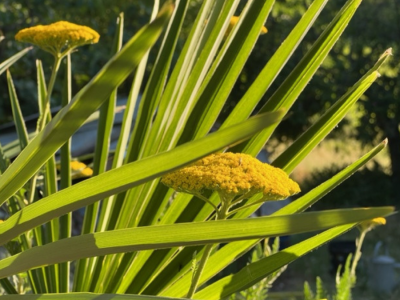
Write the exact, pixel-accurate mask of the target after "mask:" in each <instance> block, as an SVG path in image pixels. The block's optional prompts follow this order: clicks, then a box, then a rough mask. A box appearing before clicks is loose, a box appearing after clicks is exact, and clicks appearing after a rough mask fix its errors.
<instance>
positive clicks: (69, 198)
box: [0, 111, 283, 243]
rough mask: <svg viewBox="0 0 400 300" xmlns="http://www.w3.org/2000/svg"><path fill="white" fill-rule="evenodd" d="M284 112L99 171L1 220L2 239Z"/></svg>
mask: <svg viewBox="0 0 400 300" xmlns="http://www.w3.org/2000/svg"><path fill="white" fill-rule="evenodd" d="M282 114H283V112H282V111H278V112H274V113H270V114H266V115H260V116H256V117H253V118H251V119H249V120H247V121H245V122H243V123H240V124H237V125H234V126H231V127H229V128H226V129H224V130H220V131H218V132H215V133H212V134H210V135H209V136H207V137H204V138H202V139H199V140H196V141H193V142H191V143H187V144H184V145H181V146H179V147H177V148H175V149H174V150H171V151H169V152H164V153H161V154H158V155H156V156H152V157H149V158H146V159H143V160H140V161H136V162H133V163H130V164H127V165H124V166H122V167H120V168H118V169H114V170H111V171H108V172H105V173H102V174H99V175H98V176H96V177H92V178H90V179H88V180H85V181H83V182H81V183H79V184H76V185H74V186H72V187H70V188H67V189H64V190H61V191H60V192H58V193H56V194H53V195H50V196H49V197H46V198H43V199H41V200H40V201H38V202H35V203H33V204H31V205H29V206H27V207H25V208H24V209H23V210H21V211H19V212H17V213H15V214H14V215H13V216H12V217H10V218H9V219H8V220H7V221H5V222H4V223H0V242H1V243H5V242H7V241H8V240H9V239H12V238H15V237H16V236H18V235H19V234H21V233H22V232H24V231H26V230H29V229H31V228H33V227H35V226H37V225H40V224H43V223H44V222H46V221H48V220H51V219H53V218H55V217H58V216H60V215H63V214H65V213H67V212H70V211H73V210H75V209H78V208H80V207H83V206H85V205H88V204H90V203H93V202H95V201H97V200H100V199H103V198H106V197H108V196H111V195H114V194H116V193H119V192H121V191H125V190H127V189H129V188H132V187H134V186H138V185H140V184H142V183H144V182H147V181H149V180H152V179H155V178H157V177H159V176H161V175H163V174H165V173H167V172H170V171H172V170H174V169H176V168H178V167H179V166H182V165H184V164H188V163H191V162H193V161H195V160H197V159H199V158H201V157H202V156H205V155H207V154H210V153H212V152H215V151H218V150H220V149H221V148H224V147H227V146H228V145H231V144H233V143H236V142H238V141H242V140H244V139H246V138H249V137H250V136H252V135H253V134H254V133H256V132H257V131H260V130H262V129H263V128H265V127H267V126H270V125H271V124H274V122H276V121H277V120H279V118H280V117H281V116H282ZM3 176H4V175H3Z"/></svg>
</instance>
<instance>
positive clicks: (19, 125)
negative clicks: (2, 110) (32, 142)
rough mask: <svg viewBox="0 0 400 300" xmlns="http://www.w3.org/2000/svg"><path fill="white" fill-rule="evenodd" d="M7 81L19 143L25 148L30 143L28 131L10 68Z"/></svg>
mask: <svg viewBox="0 0 400 300" xmlns="http://www.w3.org/2000/svg"><path fill="white" fill-rule="evenodd" d="M7 83H8V91H9V94H10V101H11V108H12V113H13V119H14V123H15V127H16V129H17V135H18V140H19V144H20V147H21V149H24V148H25V147H26V145H28V143H29V138H28V131H27V130H26V126H25V121H24V117H23V115H22V112H21V107H20V105H19V101H18V98H17V93H16V92H15V87H14V83H13V80H12V78H11V73H10V71H8V70H7Z"/></svg>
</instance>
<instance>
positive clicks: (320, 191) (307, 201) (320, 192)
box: [274, 139, 387, 216]
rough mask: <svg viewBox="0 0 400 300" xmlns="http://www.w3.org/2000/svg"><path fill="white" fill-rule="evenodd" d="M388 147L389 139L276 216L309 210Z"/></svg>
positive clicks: (278, 212) (282, 209) (281, 210)
mask: <svg viewBox="0 0 400 300" xmlns="http://www.w3.org/2000/svg"><path fill="white" fill-rule="evenodd" d="M386 145H387V139H385V140H384V141H383V142H381V143H380V144H379V145H378V146H376V147H375V148H374V149H372V150H371V151H369V152H368V153H366V154H365V155H363V156H362V157H361V158H360V159H358V160H357V161H355V162H354V163H352V164H351V165H349V166H348V167H347V168H345V169H343V170H342V171H340V172H339V173H338V174H336V175H335V176H333V177H332V178H330V179H329V180H327V181H325V182H324V183H322V184H320V185H319V186H317V187H316V188H314V189H313V190H311V191H310V192H308V193H307V194H305V195H304V196H302V197H300V198H299V199H296V201H293V202H291V203H289V204H288V205H286V206H285V207H283V208H281V209H280V210H278V211H277V212H276V213H275V214H274V215H275V216H280V215H286V214H293V213H296V212H299V211H304V210H306V209H307V208H309V207H310V206H311V205H313V204H314V203H316V202H317V201H318V200H319V199H321V198H322V197H323V196H325V195H326V194H328V193H329V192H330V191H331V190H333V189H334V188H335V187H337V186H338V185H339V184H341V183H342V182H343V181H345V180H346V179H347V178H349V177H350V176H351V175H353V174H354V172H355V171H357V170H358V169H360V168H361V167H363V166H364V165H365V164H366V163H367V162H369V161H370V160H371V159H372V158H374V157H375V155H377V154H378V153H379V152H381V151H382V150H383V149H384V148H385V147H386Z"/></svg>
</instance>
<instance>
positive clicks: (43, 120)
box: [38, 56, 63, 131]
mask: <svg viewBox="0 0 400 300" xmlns="http://www.w3.org/2000/svg"><path fill="white" fill-rule="evenodd" d="M62 58H63V57H62V56H61V57H58V56H54V64H53V69H52V70H51V77H50V81H49V85H48V87H47V94H46V101H45V103H44V111H43V114H42V115H41V116H40V120H39V125H38V131H41V130H42V129H43V128H44V126H45V125H46V120H47V114H49V113H50V97H51V93H52V92H53V88H54V83H55V81H56V77H57V72H58V69H59V67H60V63H61V60H62Z"/></svg>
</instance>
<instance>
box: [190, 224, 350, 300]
mask: <svg viewBox="0 0 400 300" xmlns="http://www.w3.org/2000/svg"><path fill="white" fill-rule="evenodd" d="M356 225H357V223H353V224H348V225H343V226H338V227H335V228H332V229H329V230H327V231H325V232H323V233H321V234H318V235H316V236H314V237H312V238H309V239H307V240H305V241H303V242H300V243H298V244H296V245H294V246H291V247H288V248H286V249H284V250H282V251H280V252H278V253H276V254H273V255H271V256H268V257H266V258H263V259H261V260H259V261H257V262H255V263H252V264H250V265H248V266H246V267H244V268H243V269H242V270H240V271H239V272H238V273H236V274H234V275H229V276H226V277H224V278H222V279H220V280H218V281H217V282H215V283H213V284H211V285H210V286H208V287H206V288H204V289H203V290H201V291H199V292H198V293H196V294H195V295H194V298H193V299H202V300H206V299H207V300H212V299H215V300H217V299H222V298H225V297H228V296H230V295H232V294H234V293H236V292H239V291H241V290H244V289H246V288H249V287H251V286H252V285H254V284H255V283H257V282H258V281H260V280H261V279H263V278H265V277H266V276H268V275H269V274H271V273H272V272H274V271H276V270H279V268H281V267H283V266H285V265H287V264H289V263H291V262H293V261H294V260H296V259H298V258H299V257H301V256H303V255H305V254H306V253H308V252H310V251H312V250H313V249H316V248H318V247H320V246H321V245H323V244H325V243H326V242H328V241H330V240H331V239H333V238H335V237H337V236H339V235H341V234H343V233H345V232H346V231H348V230H350V229H351V228H353V227H354V226H356ZM249 274H251V276H249Z"/></svg>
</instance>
